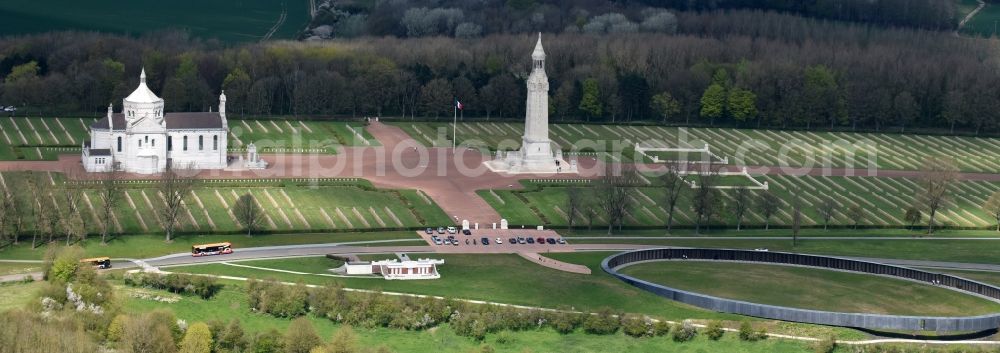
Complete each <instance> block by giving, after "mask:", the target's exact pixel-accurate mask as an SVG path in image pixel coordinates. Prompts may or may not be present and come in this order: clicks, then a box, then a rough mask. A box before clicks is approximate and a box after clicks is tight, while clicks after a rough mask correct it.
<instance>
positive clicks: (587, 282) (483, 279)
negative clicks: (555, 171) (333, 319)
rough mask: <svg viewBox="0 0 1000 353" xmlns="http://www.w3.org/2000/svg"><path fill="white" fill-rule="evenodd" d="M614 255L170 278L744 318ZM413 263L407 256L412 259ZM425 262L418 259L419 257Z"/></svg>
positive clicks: (324, 263)
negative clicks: (634, 279)
mask: <svg viewBox="0 0 1000 353" xmlns="http://www.w3.org/2000/svg"><path fill="white" fill-rule="evenodd" d="M610 254H611V253H552V254H547V256H551V257H553V258H556V259H559V260H562V261H567V262H572V263H579V264H584V265H587V266H588V267H590V268H591V270H592V271H593V273H592V274H590V275H580V274H572V273H566V272H561V271H556V270H552V269H548V268H544V267H540V266H537V265H535V264H533V263H530V262H528V261H527V260H523V259H521V258H520V257H518V256H517V255H433V256H431V257H433V258H442V259H444V260H445V264H444V265H443V266H441V267H439V271H440V272H441V279H438V280H426V281H385V280H382V279H378V278H374V279H373V278H332V277H328V276H319V275H296V274H289V273H283V272H271V271H264V270H257V269H250V268H244V267H236V266H227V265H223V264H210V265H193V266H179V267H172V268H171V271H174V272H185V273H199V274H214V275H227V276H236V277H248V278H274V279H278V280H282V281H288V282H303V283H308V284H321V285H322V284H330V283H334V282H336V283H339V284H342V285H343V286H345V287H347V288H359V289H373V290H383V291H391V292H401V293H413V294H427V295H437V296H443V297H453V298H462V299H478V300H486V301H495V302H502V303H511V304H520V305H530V306H541V307H548V308H567V309H574V310H597V309H600V308H603V307H611V308H615V309H618V310H622V311H626V312H635V313H643V314H647V315H651V316H654V317H662V318H668V319H675V320H681V319H689V318H694V319H723V320H741V319H743V317H740V316H736V315H728V314H718V313H713V312H709V311H705V310H701V309H698V308H694V307H691V306H688V305H685V304H681V303H677V302H674V301H670V300H667V299H664V298H660V297H658V296H655V295H653V294H650V293H648V292H645V291H642V290H639V289H636V288H634V287H632V286H629V285H627V284H625V283H623V282H621V281H619V280H617V279H615V278H614V277H611V276H610V275H608V274H606V273H604V272H603V271H602V270H601V269H600V262H601V260H602V259H604V258H605V257H607V256H608V255H610ZM414 256H418V255H411V257H414ZM420 256H422V255H420ZM362 258H363V259H368V260H375V259H389V258H395V256H394V255H392V254H385V255H366V256H362ZM238 264H240V265H250V266H258V267H266V268H273V269H281V270H290V271H298V272H306V273H317V274H319V273H329V272H327V270H328V269H330V268H333V267H336V266H339V265H340V263H339V262H336V261H333V260H328V259H325V258H320V257H317V258H293V259H276V260H254V261H239V262H238ZM767 323H768V324H769V325H773V327H774V328H773V329H772V330H779V331H781V332H785V333H796V334H816V335H827V334H831V333H835V334H837V335H838V336H839V337H842V338H858V337H861V336H862V335H861V334H859V333H858V332H857V331H853V330H848V329H839V328H828V327H821V326H811V325H797V324H788V323H780V322H772V321H768V322H767Z"/></svg>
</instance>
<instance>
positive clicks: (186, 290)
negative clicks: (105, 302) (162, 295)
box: [123, 272, 222, 299]
mask: <svg viewBox="0 0 1000 353" xmlns="http://www.w3.org/2000/svg"><path fill="white" fill-rule="evenodd" d="M123 280H124V282H125V284H127V285H130V286H135V287H146V288H155V289H164V290H168V291H170V292H172V293H178V294H194V295H197V296H199V297H201V298H202V299H209V298H211V297H213V296H215V294H216V293H218V292H219V290H221V289H222V285H221V284H219V283H218V282H217V281H216V280H215V278H212V277H205V276H194V275H188V274H181V273H171V274H168V275H162V274H159V273H147V272H135V273H128V274H125V276H124V277H123Z"/></svg>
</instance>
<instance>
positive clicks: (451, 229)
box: [448, 227, 458, 234]
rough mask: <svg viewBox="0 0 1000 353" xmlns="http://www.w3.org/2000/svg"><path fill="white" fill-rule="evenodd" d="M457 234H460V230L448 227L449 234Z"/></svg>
mask: <svg viewBox="0 0 1000 353" xmlns="http://www.w3.org/2000/svg"><path fill="white" fill-rule="evenodd" d="M456 232H458V230H457V229H455V227H448V234H455V233H456Z"/></svg>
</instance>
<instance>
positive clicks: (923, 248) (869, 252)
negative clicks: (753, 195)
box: [569, 237, 1000, 264]
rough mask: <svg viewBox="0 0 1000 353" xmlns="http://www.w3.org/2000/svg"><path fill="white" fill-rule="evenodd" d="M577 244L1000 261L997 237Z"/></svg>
mask: <svg viewBox="0 0 1000 353" xmlns="http://www.w3.org/2000/svg"><path fill="white" fill-rule="evenodd" d="M569 241H570V243H573V244H647V245H663V246H681V247H692V248H697V247H702V248H723V249H756V248H767V249H770V250H771V251H788V252H797V253H806V254H822V255H834V256H856V257H871V258H887V259H906V260H927V261H948V262H969V263H991V264H992V263H998V262H1000V252H998V251H997V250H996V245H995V244H997V242H998V241H996V240H956V239H946V240H919V239H917V240H875V239H868V240H821V239H808V238H800V239H799V241H798V244H797V245H796V246H794V247H793V246H792V238H791V237H788V239H787V240H751V239H746V240H742V239H740V240H730V239H712V238H711V237H706V238H701V239H679V240H673V239H671V240H663V239H586V238H570V239H569Z"/></svg>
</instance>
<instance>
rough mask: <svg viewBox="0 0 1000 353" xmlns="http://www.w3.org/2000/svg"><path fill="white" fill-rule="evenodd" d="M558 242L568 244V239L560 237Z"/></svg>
mask: <svg viewBox="0 0 1000 353" xmlns="http://www.w3.org/2000/svg"><path fill="white" fill-rule="evenodd" d="M556 242H558V243H559V244H566V239H563V238H559V239H557V240H556Z"/></svg>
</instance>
